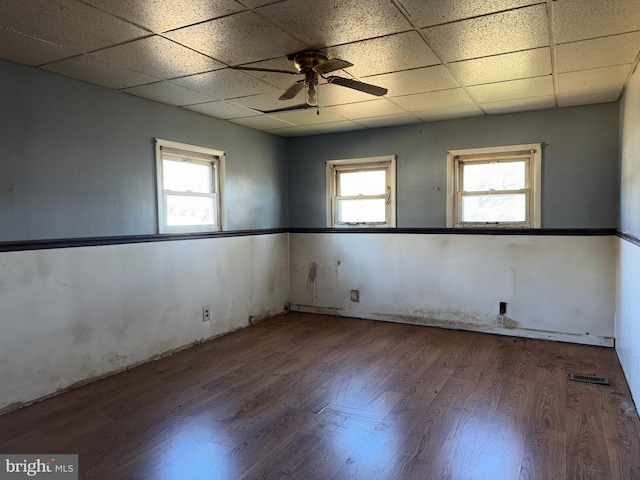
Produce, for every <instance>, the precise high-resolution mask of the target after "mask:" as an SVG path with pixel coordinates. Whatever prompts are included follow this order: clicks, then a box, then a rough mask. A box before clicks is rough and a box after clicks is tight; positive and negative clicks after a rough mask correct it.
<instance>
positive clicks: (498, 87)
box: [468, 75, 553, 104]
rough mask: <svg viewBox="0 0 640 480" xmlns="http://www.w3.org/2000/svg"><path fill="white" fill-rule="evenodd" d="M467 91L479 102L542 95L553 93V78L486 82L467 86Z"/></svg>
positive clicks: (549, 76)
mask: <svg viewBox="0 0 640 480" xmlns="http://www.w3.org/2000/svg"><path fill="white" fill-rule="evenodd" d="M468 91H469V95H471V97H472V98H473V99H474V100H475V101H477V102H479V103H481V104H482V103H490V102H502V101H505V100H516V99H519V98H531V97H543V96H545V95H553V79H552V78H551V75H548V76H546V77H536V78H526V79H523V80H510V81H508V82H500V83H488V84H486V85H476V86H473V87H469V88H468Z"/></svg>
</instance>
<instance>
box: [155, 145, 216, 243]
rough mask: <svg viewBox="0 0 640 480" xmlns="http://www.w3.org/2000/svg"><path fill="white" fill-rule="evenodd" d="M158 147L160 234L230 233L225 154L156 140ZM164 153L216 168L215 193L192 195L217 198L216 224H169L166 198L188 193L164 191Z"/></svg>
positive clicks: (214, 171) (213, 179)
mask: <svg viewBox="0 0 640 480" xmlns="http://www.w3.org/2000/svg"><path fill="white" fill-rule="evenodd" d="M155 144H156V181H157V195H158V232H159V233H161V234H162V233H193V232H217V231H221V230H226V228H227V227H226V215H225V202H224V197H225V195H224V178H225V153H224V152H223V151H222V150H215V149H213V148H207V147H200V146H197V145H189V144H187V143H181V142H174V141H172V140H164V139H161V138H156V139H155ZM163 150H165V151H167V152H168V153H170V154H172V155H174V156H175V155H179V156H182V157H184V158H185V159H189V160H190V161H193V162H194V163H201V164H210V165H211V168H212V169H213V172H212V181H213V185H212V186H213V192H212V193H211V194H188V195H189V196H208V197H213V198H215V202H214V204H215V209H216V219H217V222H216V224H215V225H180V226H172V225H167V209H166V197H167V194H168V193H173V194H185V193H184V192H170V191H168V190H165V189H164V169H163V163H162V160H163V155H162V152H163Z"/></svg>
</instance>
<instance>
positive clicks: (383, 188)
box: [326, 155, 396, 228]
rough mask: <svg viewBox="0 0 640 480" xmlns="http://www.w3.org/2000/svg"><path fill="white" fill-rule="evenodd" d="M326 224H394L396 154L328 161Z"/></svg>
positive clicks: (345, 226)
mask: <svg viewBox="0 0 640 480" xmlns="http://www.w3.org/2000/svg"><path fill="white" fill-rule="evenodd" d="M326 165H327V226H328V227H337V228H349V227H395V226H396V192H395V190H396V157H395V155H391V156H384V157H368V158H352V159H347V160H330V161H328V162H327V164H326Z"/></svg>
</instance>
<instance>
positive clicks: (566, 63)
mask: <svg viewBox="0 0 640 480" xmlns="http://www.w3.org/2000/svg"><path fill="white" fill-rule="evenodd" d="M638 48H640V32H633V33H624V34H622V35H614V36H611V37H605V38H597V39H594V40H585V41H582V42H574V43H564V44H562V45H556V65H557V67H558V72H560V73H562V72H572V71H577V70H588V69H592V68H600V67H609V66H613V65H623V64H628V63H633V62H634V61H635V59H636V55H637V54H638Z"/></svg>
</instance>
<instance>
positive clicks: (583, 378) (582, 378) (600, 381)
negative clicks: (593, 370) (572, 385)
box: [569, 373, 609, 385]
mask: <svg viewBox="0 0 640 480" xmlns="http://www.w3.org/2000/svg"><path fill="white" fill-rule="evenodd" d="M569 380H575V381H576V382H586V383H595V384H597V385H609V380H608V379H606V378H603V377H594V376H591V375H576V374H574V373H570V374H569Z"/></svg>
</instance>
